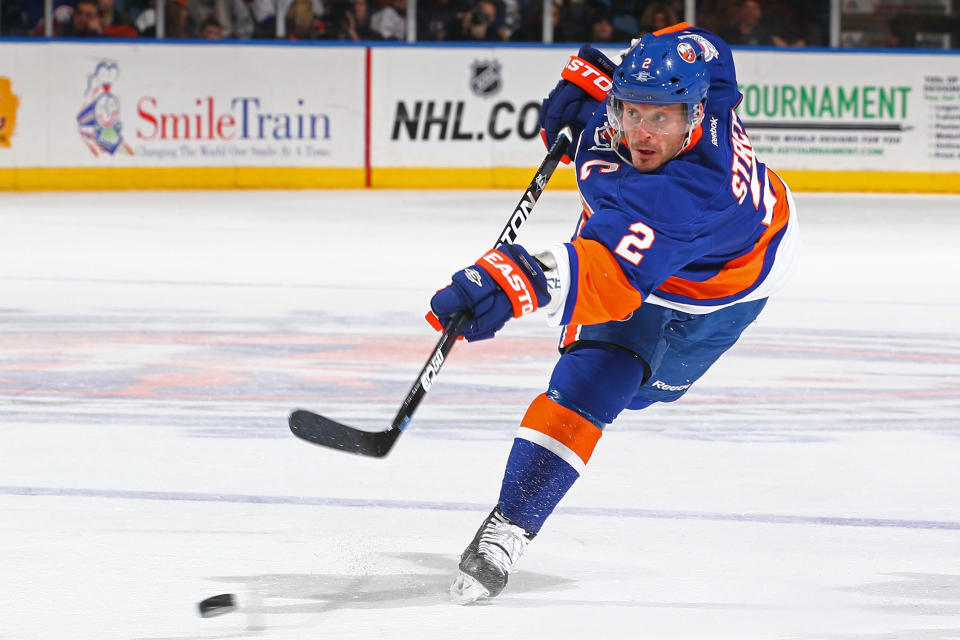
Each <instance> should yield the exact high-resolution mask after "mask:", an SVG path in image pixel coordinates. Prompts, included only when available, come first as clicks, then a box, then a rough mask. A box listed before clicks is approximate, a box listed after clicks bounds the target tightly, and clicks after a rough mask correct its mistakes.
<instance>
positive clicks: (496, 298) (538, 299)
mask: <svg viewBox="0 0 960 640" xmlns="http://www.w3.org/2000/svg"><path fill="white" fill-rule="evenodd" d="M451 281H452V282H451V284H450V285H448V286H446V287H444V288H443V289H441V290H440V291H437V293H436V294H434V296H433V298H432V299H431V300H430V309H431V312H432V313H428V314H427V320H428V321H429V322H430V324H431V325H433V326H434V328H435V329H437V330H438V331H439V330H440V329H441V328H442V327H445V326H446V325H447V322H448V321H449V319H450V316H452V315H454V314H455V313H457V312H458V311H468V312H469V313H470V314H471V315H472V316H473V318H471V320H470V321H469V322H468V323H467V326H466V328H465V329H464V330H463V337H464V338H466V339H467V341H469V342H473V341H475V340H486V339H488V338H492V337H493V336H494V334H495V333H496V332H497V331H499V330H500V329H501V328H503V325H505V324H506V323H507V320H509V319H510V318H519V317H520V316H525V315H527V314H528V313H533V312H534V311H536V310H537V309H539V308H540V307H541V306H543V305H546V304H548V303H549V302H550V294H549V293H548V292H547V278H546V276H545V275H544V273H543V269H542V268H541V267H540V264H539V263H538V262H537V261H536V260H535V259H534V258H533V257H532V256H531V255H530V254H529V253H527V250H526V249H524V248H523V247H521V246H520V245H518V244H514V245H501V246H500V247H498V248H496V249H494V250H492V251H489V252H487V253H486V254H484V255H483V256H481V258H480V259H479V260H477V262H476V264H474V265H472V266H469V267H467V268H466V269H462V270H460V271H458V272H456V273H455V274H453V277H452V278H451Z"/></svg>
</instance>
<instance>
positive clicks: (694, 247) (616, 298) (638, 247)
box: [535, 210, 707, 326]
mask: <svg viewBox="0 0 960 640" xmlns="http://www.w3.org/2000/svg"><path fill="white" fill-rule="evenodd" d="M696 228H697V225H689V226H685V225H674V224H662V223H660V222H659V221H657V220H653V219H650V218H644V217H639V216H637V215H636V213H635V212H631V213H628V212H625V211H618V210H600V211H597V212H595V213H594V215H593V216H592V217H591V218H590V220H589V221H588V222H587V224H586V225H585V226H584V227H583V229H582V230H581V233H580V236H579V237H578V238H576V239H575V240H574V241H573V242H569V243H565V244H562V245H555V246H553V247H550V248H549V249H548V250H547V251H546V252H543V253H537V254H535V255H536V257H537V259H538V260H539V261H540V262H541V264H545V265H550V267H551V268H550V269H549V270H548V271H547V274H546V275H547V279H548V282H549V283H550V285H551V288H550V296H551V300H550V303H549V305H548V306H547V307H546V309H547V313H548V324H551V325H554V326H558V325H566V324H584V325H590V324H599V323H601V322H609V321H611V320H623V319H625V318H627V317H629V315H630V314H631V313H632V312H633V311H634V310H636V309H637V308H638V307H640V305H641V304H642V303H643V300H644V299H645V298H646V297H647V296H648V295H649V294H650V293H651V292H652V291H653V290H655V289H656V288H657V287H658V286H659V285H660V284H661V283H662V282H663V281H665V280H666V279H667V278H669V277H670V276H671V275H673V274H674V273H675V272H676V271H677V270H678V269H680V268H681V267H683V266H684V265H686V264H688V263H689V262H691V261H693V259H694V258H695V257H696V256H697V255H698V254H700V253H703V252H705V250H706V244H707V241H706V240H705V239H702V238H697V237H696V235H695V234H696Z"/></svg>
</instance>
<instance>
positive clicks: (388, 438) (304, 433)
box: [287, 409, 401, 458]
mask: <svg viewBox="0 0 960 640" xmlns="http://www.w3.org/2000/svg"><path fill="white" fill-rule="evenodd" d="M287 422H288V424H289V425H290V431H292V432H293V435H295V436H297V437H298V438H300V439H301V440H306V441H307V442H312V443H313V444H317V445H320V446H321V447H329V448H330V449H339V450H340V451H347V452H349V453H356V454H359V455H362V456H370V457H371V458H382V457H383V456H385V455H387V454H388V453H389V452H390V449H391V448H392V447H393V443H394V442H395V441H396V439H397V437H398V436H399V435H400V433H401V430H400V429H397V428H390V429H387V430H386V431H361V430H360V429H354V428H353V427H348V426H347V425H345V424H341V423H339V422H337V421H336V420H331V419H330V418H325V417H323V416H321V415H319V414H316V413H313V412H312V411H306V410H304V409H297V410H296V411H294V412H293V413H291V414H290V419H289V420H288V421H287Z"/></svg>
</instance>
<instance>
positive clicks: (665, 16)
mask: <svg viewBox="0 0 960 640" xmlns="http://www.w3.org/2000/svg"><path fill="white" fill-rule="evenodd" d="M678 22H680V20H679V19H677V14H676V12H674V10H673V9H671V8H670V7H668V6H667V5H666V3H663V2H651V3H650V4H648V5H647V8H646V9H644V10H643V13H642V14H640V24H639V25H638V26H639V27H640V31H639V32H638V33H637V34H636V35H640V34H643V33H649V32H653V31H659V30H660V29H664V28H666V27H669V26H671V25H674V24H677V23H678Z"/></svg>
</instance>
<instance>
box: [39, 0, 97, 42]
mask: <svg viewBox="0 0 960 640" xmlns="http://www.w3.org/2000/svg"><path fill="white" fill-rule="evenodd" d="M40 27H41V29H42V28H43V23H42V21H41V24H40ZM56 34H57V36H59V37H61V38H95V37H100V36H102V35H103V25H102V24H101V22H100V10H99V8H98V7H97V3H96V2H95V0H77V5H76V6H75V7H74V8H73V15H72V16H71V19H70V21H69V22H64V23H61V24H59V25H58V26H57V30H56Z"/></svg>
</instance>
